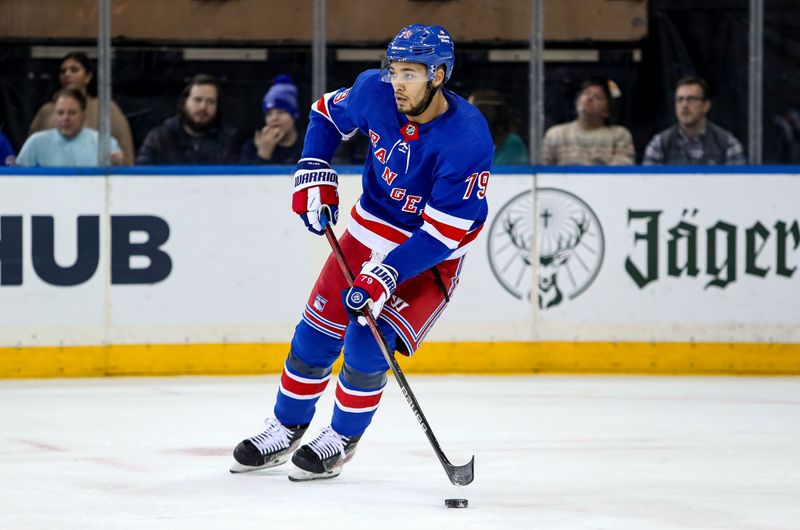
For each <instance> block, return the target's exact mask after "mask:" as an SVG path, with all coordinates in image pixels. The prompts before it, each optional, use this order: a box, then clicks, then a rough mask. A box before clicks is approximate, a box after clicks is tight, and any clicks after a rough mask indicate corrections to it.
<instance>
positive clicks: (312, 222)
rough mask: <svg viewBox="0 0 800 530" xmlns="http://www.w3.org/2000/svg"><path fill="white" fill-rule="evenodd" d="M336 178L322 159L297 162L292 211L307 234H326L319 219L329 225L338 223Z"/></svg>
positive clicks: (337, 178)
mask: <svg viewBox="0 0 800 530" xmlns="http://www.w3.org/2000/svg"><path fill="white" fill-rule="evenodd" d="M338 186H339V175H337V174H336V171H334V170H333V169H331V166H330V165H329V164H328V163H327V162H325V161H324V160H320V159H318V158H303V159H301V160H300V162H298V163H297V171H295V174H294V195H292V210H293V211H294V213H296V214H298V215H299V216H300V217H301V218H302V219H303V222H304V223H305V225H306V228H308V229H309V231H311V232H314V233H315V234H317V235H322V234H324V233H325V224H324V222H323V221H322V216H323V215H326V216H327V217H328V220H329V221H330V222H331V224H336V221H338V220H339V192H338V191H336V188H337V187H338Z"/></svg>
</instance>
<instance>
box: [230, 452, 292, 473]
mask: <svg viewBox="0 0 800 530" xmlns="http://www.w3.org/2000/svg"><path fill="white" fill-rule="evenodd" d="M291 456H292V455H291V454H287V455H284V456H282V457H280V458H274V459H272V460H270V461H268V462H266V463H265V464H264V465H263V466H247V465H244V464H240V463H239V462H235V461H234V463H233V465H231V468H230V472H231V473H233V474H237V473H249V472H251V471H259V470H261V469H270V468H273V467H277V466H279V465H281V464H285V463H286V461H287V460H289V457H291Z"/></svg>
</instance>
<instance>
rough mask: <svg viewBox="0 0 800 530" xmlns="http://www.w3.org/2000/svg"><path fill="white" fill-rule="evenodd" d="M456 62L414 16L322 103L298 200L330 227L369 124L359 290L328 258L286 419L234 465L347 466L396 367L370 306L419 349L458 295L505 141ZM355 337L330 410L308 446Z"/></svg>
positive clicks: (318, 227) (345, 245) (297, 359)
mask: <svg viewBox="0 0 800 530" xmlns="http://www.w3.org/2000/svg"><path fill="white" fill-rule="evenodd" d="M453 63H454V54H453V42H452V40H451V38H450V34H449V33H448V32H447V30H446V29H445V28H443V27H441V26H424V25H420V24H414V25H411V26H408V27H406V28H403V29H402V30H401V31H400V32H399V33H398V34H397V36H396V37H395V38H394V39H393V40H392V41H391V42H390V43H389V45H388V48H387V51H386V59H385V61H384V64H383V66H382V68H381V69H380V70H367V71H365V72H363V73H362V74H361V75H359V77H358V78H357V79H356V81H355V83H354V84H353V86H352V87H350V88H342V89H339V90H336V91H334V92H330V93H328V94H325V95H324V96H322V97H321V98H320V99H319V100H318V101H317V102H316V103H314V104H313V105H312V109H311V115H310V124H309V127H308V131H307V132H306V137H305V143H304V148H303V155H302V159H301V160H300V162H299V163H298V165H297V172H296V173H295V180H294V196H293V199H292V209H293V210H294V212H295V213H297V214H299V215H300V217H301V218H302V219H303V222H304V223H305V225H306V227H307V228H308V230H310V231H311V232H313V233H315V234H323V233H324V223H325V220H324V219H323V216H325V217H327V219H330V220H331V221H332V222H336V220H337V217H338V208H339V197H338V194H337V184H338V176H337V174H336V171H334V170H333V169H332V168H331V166H330V160H331V158H332V157H333V153H334V151H335V150H336V148H337V146H338V145H339V144H340V142H341V141H343V140H347V139H349V138H350V137H352V136H353V135H354V134H355V133H357V132H361V133H362V134H364V135H366V136H367V137H368V138H369V141H370V150H369V154H368V159H367V160H366V162H365V164H364V169H363V173H362V195H361V197H360V198H359V200H358V202H357V203H356V204H355V206H354V207H353V209H352V212H351V219H350V222H349V224H348V227H347V231H346V232H345V233H344V234H343V235H342V237H341V239H340V241H339V242H340V245H341V247H342V250H343V252H344V255H345V257H346V259H347V261H348V263H349V264H350V267H351V268H352V269H353V270H355V271H359V270H360V271H361V272H360V274H358V275H357V277H356V279H355V282H354V284H353V286H352V288H349V289H348V286H347V281H346V279H345V278H344V275H343V274H342V272H341V270H340V269H339V267H338V265H337V262H336V259H335V257H334V256H331V257H329V258H328V260H327V262H326V263H325V265H324V267H323V269H322V271H321V272H320V275H319V278H318V279H317V282H316V284H315V285H314V288H313V289H312V291H311V294H310V296H309V298H308V302H307V304H306V307H305V311H304V312H303V318H302V320H301V321H300V323H299V324H298V325H297V327H296V329H295V334H294V337H293V338H292V342H291V349H290V351H289V355H288V357H287V359H286V363H285V365H284V369H283V374H282V375H281V381H280V386H279V388H278V396H277V400H276V403H275V408H274V414H275V418H270V419H268V420H267V421H266V424H267V429H266V430H265V431H264V432H262V433H261V434H258V435H256V436H253V437H252V438H248V439H246V440H244V441H242V442H241V443H240V444H239V445H238V446H237V447H236V448H235V450H234V452H233V456H234V458H235V460H236V463H235V464H234V465H233V467H232V468H231V472H234V473H236V472H242V471H251V470H255V469H263V468H268V467H273V466H277V465H279V464H282V463H284V462H286V461H287V460H288V459H289V457H290V456H291V458H292V463H293V467H292V469H291V470H290V472H289V479H290V480H295V481H301V480H313V479H321V478H332V477H335V476H337V475H339V473H341V470H342V466H343V464H344V463H345V462H347V461H348V460H349V459H350V458H351V457H352V456H353V453H354V451H355V449H356V446H357V444H358V442H359V440H360V439H361V436H362V435H363V434H364V431H365V430H366V429H367V426H368V425H369V424H370V421H371V420H372V416H373V415H374V414H375V411H376V409H377V408H378V404H379V402H380V399H381V395H382V393H383V388H384V386H385V385H386V379H387V377H386V372H387V370H388V369H389V366H388V363H387V362H386V360H385V359H384V357H383V355H382V354H381V352H380V350H379V348H378V346H377V344H376V343H375V339H374V338H373V336H372V334H371V332H370V330H369V328H368V327H367V326H365V325H364V324H365V323H366V322H365V320H364V317H363V316H359V315H362V314H363V312H364V311H368V310H370V308H371V311H372V314H373V315H374V316H375V318H376V319H377V321H378V325H379V326H380V328H381V330H382V331H383V333H384V336H385V337H386V339H387V342H388V344H389V345H390V347H395V348H396V350H397V351H399V352H400V353H402V354H405V355H409V356H410V355H412V354H413V353H414V351H415V350H416V349H417V348H418V347H419V345H420V342H422V340H423V338H424V337H425V335H426V334H427V333H428V331H429V330H430V328H431V326H432V325H433V323H434V322H435V321H436V319H437V318H438V317H439V316H440V315H441V314H442V311H444V309H445V307H446V306H447V303H448V302H449V301H450V297H451V296H452V293H453V290H454V289H455V287H456V284H457V283H458V277H459V273H460V271H461V266H462V261H463V257H464V255H465V254H466V252H467V249H468V248H469V247H470V243H471V242H473V241H474V239H475V237H476V236H477V235H478V232H479V231H480V230H481V228H482V227H483V224H484V221H485V219H486V213H487V205H486V188H487V185H488V183H489V171H490V169H491V162H492V156H493V151H494V146H493V142H492V137H491V135H490V132H489V129H488V126H487V124H486V121H485V120H484V118H483V117H482V115H481V113H480V112H479V111H478V110H477V109H476V108H475V107H473V106H472V105H470V104H469V103H467V101H466V100H464V99H463V98H461V97H459V96H457V95H456V94H454V93H453V92H451V91H450V90H447V89H445V88H444V85H445V83H446V82H447V80H448V79H449V78H450V76H451V74H452V73H453ZM342 346H344V365H343V367H342V370H341V372H340V373H339V376H338V378H337V381H336V394H335V404H334V409H333V417H332V420H331V423H330V425H329V426H328V427H326V428H325V429H324V430H323V431H322V432H321V433H320V434H319V435H318V436H317V437H316V438H314V439H313V440H311V441H310V442H309V443H307V444H305V445H303V446H300V441H301V438H302V436H303V434H304V433H305V432H306V429H307V428H308V425H309V423H310V422H311V419H312V417H313V415H314V411H315V405H316V402H317V400H318V399H319V397H320V395H321V394H322V393H323V392H324V390H325V387H326V386H327V385H328V382H329V380H330V379H331V366H332V365H333V363H334V361H336V359H337V358H338V357H339V355H340V354H341V351H342ZM298 446H300V447H299V449H298ZM295 450H296V451H295ZM292 453H293V454H292Z"/></svg>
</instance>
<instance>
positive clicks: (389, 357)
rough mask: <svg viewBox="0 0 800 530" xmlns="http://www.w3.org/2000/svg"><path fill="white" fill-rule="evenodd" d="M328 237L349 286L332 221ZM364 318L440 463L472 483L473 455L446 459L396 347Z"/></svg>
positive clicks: (458, 479) (453, 476)
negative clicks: (463, 460)
mask: <svg viewBox="0 0 800 530" xmlns="http://www.w3.org/2000/svg"><path fill="white" fill-rule="evenodd" d="M326 220H327V219H326ZM325 237H327V238H328V243H330V245H331V249H332V250H333V255H334V256H336V261H337V262H339V268H341V269H342V274H344V277H345V278H346V279H347V285H348V286H351V287H352V285H353V281H354V280H355V276H354V275H353V271H352V270H350V265H348V264H347V261H345V259H344V253H343V252H342V247H340V246H339V241H338V240H337V239H336V235H335V234H334V233H333V230H332V229H331V225H330V224H329V223H325ZM364 318H366V319H367V326H369V329H370V331H372V335H373V336H374V337H375V341H376V342H377V343H378V347H379V348H380V350H381V353H382V354H383V357H384V359H386V362H388V363H389V366H391V367H392V373H393V374H394V377H395V379H397V384H398V385H400V390H401V391H402V392H403V396H405V398H406V401H407V402H408V405H409V406H410V407H411V412H413V413H414V416H416V418H417V421H418V422H419V425H420V427H422V430H423V431H424V432H425V436H427V437H428V441H429V442H430V443H431V446H432V447H433V451H434V452H435V453H436V456H437V457H438V458H439V462H441V463H442V466H443V467H444V471H445V473H447V478H449V479H450V482H452V483H453V484H455V485H456V486H466V485H467V484H469V483H471V482H472V480H473V479H474V478H475V457H474V456H473V457H472V459H470V461H469V462H467V463H466V464H464V465H463V466H454V465H453V464H451V463H450V460H448V459H447V457H446V456H445V454H444V451H442V448H441V446H439V442H438V441H437V440H436V436H434V434H433V431H432V430H431V426H430V424H429V423H428V420H427V419H425V414H423V413H422V409H421V408H420V406H419V403H418V402H417V398H416V397H414V393H413V392H411V387H410V386H408V381H406V376H405V375H404V374H403V370H401V369H400V365H399V364H397V359H395V357H394V349H393V348H392V349H391V350H390V349H389V346H388V344H387V342H386V337H384V336H383V332H382V331H381V330H380V328H379V327H378V323H377V322H376V321H375V317H374V316H372V312H371V311H370V310H369V309H367V310H366V311H364Z"/></svg>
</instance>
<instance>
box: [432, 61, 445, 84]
mask: <svg viewBox="0 0 800 530" xmlns="http://www.w3.org/2000/svg"><path fill="white" fill-rule="evenodd" d="M433 81H434V83H433V85H434V86H435V87H436V88H439V87H440V86H442V85H443V84H444V66H440V67H439V68H437V69H436V73H435V74H434V76H433Z"/></svg>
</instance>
